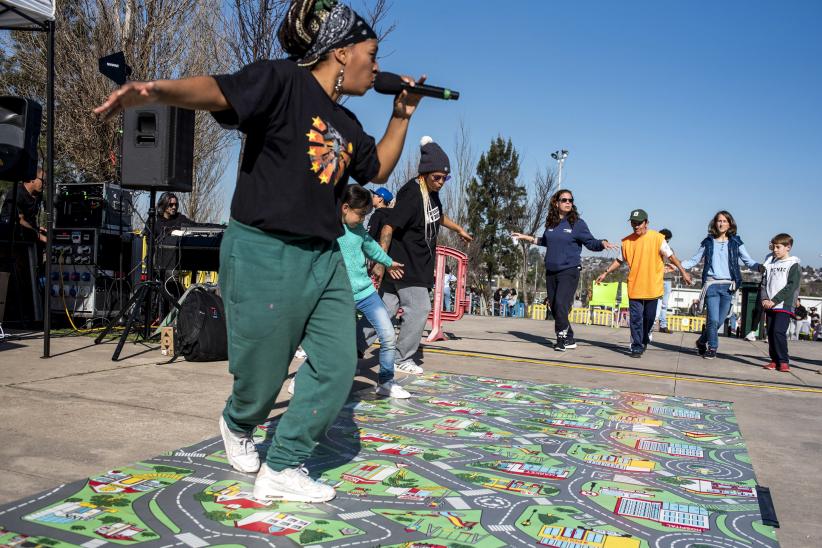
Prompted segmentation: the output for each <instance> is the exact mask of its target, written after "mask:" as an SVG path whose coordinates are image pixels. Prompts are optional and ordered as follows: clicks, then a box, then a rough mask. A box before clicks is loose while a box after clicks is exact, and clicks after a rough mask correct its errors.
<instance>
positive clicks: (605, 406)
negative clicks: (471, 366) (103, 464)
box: [0, 374, 778, 548]
mask: <svg viewBox="0 0 822 548" xmlns="http://www.w3.org/2000/svg"><path fill="white" fill-rule="evenodd" d="M400 381H401V382H402V383H403V386H405V387H406V389H408V390H409V391H410V392H411V393H412V394H413V395H415V396H416V397H414V398H410V399H407V400H391V399H388V398H380V397H379V396H377V395H376V394H374V392H373V389H371V390H366V391H362V392H359V393H355V394H353V395H352V397H351V398H350V399H349V401H348V403H347V404H346V406H345V408H344V409H343V411H342V412H341V413H340V416H339V417H338V419H337V421H336V422H335V423H334V424H333V425H332V426H331V427H330V428H329V429H328V431H327V435H326V437H325V438H324V439H323V440H322V442H321V443H320V445H319V446H318V447H317V450H316V451H315V452H314V453H313V454H312V456H311V457H310V458H309V459H308V460H307V461H306V462H305V466H306V468H307V469H308V470H310V472H311V477H312V478H316V479H317V481H319V482H321V483H323V484H326V485H330V486H333V487H335V488H336V490H337V497H336V498H335V499H334V500H333V501H331V503H329V504H309V503H301V502H294V501H288V500H282V499H276V500H258V499H255V498H254V496H253V481H254V478H253V476H246V475H240V474H238V473H237V472H235V471H233V469H232V468H231V465H230V464H228V461H227V459H226V456H225V454H224V452H223V451H222V447H223V445H222V442H221V440H220V439H219V438H214V439H210V440H204V441H203V442H200V443H198V444H194V445H192V446H189V447H184V448H181V449H179V450H173V451H168V452H165V453H164V454H162V455H159V456H158V457H156V458H154V459H148V460H146V461H143V462H139V463H135V464H132V465H125V466H121V467H118V468H116V469H114V470H109V471H107V472H104V473H101V474H97V475H93V476H91V477H90V478H88V479H87V480H83V481H79V482H76V483H71V484H68V485H64V486H58V487H56V488H53V489H51V490H50V491H47V492H44V493H43V494H40V495H33V496H31V497H30V498H29V499H27V500H23V501H18V502H17V503H12V504H9V505H6V506H3V507H0V516H1V517H2V524H3V527H2V528H0V548H6V547H7V546H8V547H14V548H18V547H19V548H41V547H42V548H46V547H48V548H72V547H77V546H83V547H85V548H100V547H101V546H103V545H104V544H107V545H109V546H112V547H113V546H114V545H121V546H122V545H139V546H145V548H158V547H159V548H161V547H164V546H165V547H168V546H191V547H196V548H201V547H203V546H206V545H222V546H234V547H238V548H239V547H241V546H249V547H250V546H263V545H267V546H280V545H283V546H285V545H288V546H292V545H293V546H322V548H350V547H351V546H363V547H365V546H377V545H380V546H386V547H387V546H394V547H398V548H399V547H402V548H410V547H418V548H422V547H426V548H432V547H442V548H455V547H459V548H467V547H471V548H506V547H508V546H551V547H555V548H679V547H681V546H694V545H699V544H703V545H706V546H708V545H710V546H722V548H751V546H757V548H774V547H777V546H778V543H777V541H776V534H775V532H774V528H773V527H769V526H766V525H764V524H763V523H762V518H761V515H760V510H759V505H758V501H757V491H756V489H757V487H756V486H757V483H756V477H755V475H754V472H753V469H752V466H751V460H750V457H749V455H748V454H747V450H746V448H745V443H744V439H743V438H742V435H741V433H740V432H739V427H738V426H737V422H736V418H735V416H734V412H733V406H732V405H731V404H728V403H727V402H712V401H707V400H694V399H689V398H686V397H669V396H665V395H649V394H640V393H635V392H619V391H616V390H610V389H593V388H576V387H572V386H566V385H556V384H540V383H534V382H528V381H516V382H513V381H508V380H505V379H493V378H490V377H486V378H484V380H481V379H479V378H477V377H472V376H467V375H450V374H428V375H425V376H423V377H420V378H407V379H400ZM277 420H278V419H277V418H276V417H275V418H273V419H269V420H267V421H266V422H265V423H264V424H263V425H261V426H260V427H259V428H257V429H256V430H255V442H256V443H257V444H258V450H259V451H262V452H264V451H265V449H266V445H267V444H268V443H270V440H271V437H272V434H273V432H274V430H275V429H276V425H277ZM286 539H287V540H286Z"/></svg>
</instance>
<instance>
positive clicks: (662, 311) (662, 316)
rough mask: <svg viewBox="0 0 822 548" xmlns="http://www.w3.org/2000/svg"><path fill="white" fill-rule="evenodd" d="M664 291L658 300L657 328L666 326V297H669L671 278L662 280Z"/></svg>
mask: <svg viewBox="0 0 822 548" xmlns="http://www.w3.org/2000/svg"><path fill="white" fill-rule="evenodd" d="M664 287H665V292H664V293H663V294H662V299H660V301H659V328H660V329H662V328H667V327H668V299H670V298H671V280H665V282H664Z"/></svg>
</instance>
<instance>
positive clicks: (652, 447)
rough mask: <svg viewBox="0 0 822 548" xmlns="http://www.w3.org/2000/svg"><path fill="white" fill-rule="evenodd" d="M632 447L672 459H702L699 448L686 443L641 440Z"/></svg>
mask: <svg viewBox="0 0 822 548" xmlns="http://www.w3.org/2000/svg"><path fill="white" fill-rule="evenodd" d="M634 447H635V448H636V449H639V450H641V451H652V452H654V453H663V454H665V455H671V456H672V457H690V458H694V459H701V458H704V454H703V452H702V448H701V447H699V446H698V445H690V444H686V443H669V442H667V441H659V440H654V439H647V438H642V439H638V440H637V441H636V443H635V444H634Z"/></svg>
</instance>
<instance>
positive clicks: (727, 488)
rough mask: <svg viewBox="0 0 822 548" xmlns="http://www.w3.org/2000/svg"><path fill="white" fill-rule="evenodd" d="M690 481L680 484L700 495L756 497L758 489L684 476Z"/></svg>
mask: <svg viewBox="0 0 822 548" xmlns="http://www.w3.org/2000/svg"><path fill="white" fill-rule="evenodd" d="M682 479H683V480H685V481H687V482H688V483H684V484H682V485H680V487H681V488H682V489H685V490H686V491H690V492H691V493H697V494H699V495H711V496H716V497H745V498H751V499H755V498H756V489H755V488H753V487H745V486H743V485H732V484H730V483H721V482H718V481H711V480H705V479H700V478H682Z"/></svg>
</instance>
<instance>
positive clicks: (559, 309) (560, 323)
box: [545, 266, 579, 337]
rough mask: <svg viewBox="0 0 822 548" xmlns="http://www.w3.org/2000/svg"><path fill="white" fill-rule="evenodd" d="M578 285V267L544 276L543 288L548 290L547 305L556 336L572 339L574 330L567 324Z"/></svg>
mask: <svg viewBox="0 0 822 548" xmlns="http://www.w3.org/2000/svg"><path fill="white" fill-rule="evenodd" d="M578 283H579V267H577V266H574V267H571V268H566V269H565V270H560V271H559V272H549V273H548V274H546V276H545V288H546V289H547V290H548V303H549V306H550V307H551V314H553V316H554V332H555V333H556V334H557V335H563V334H564V335H565V336H566V337H573V336H574V330H573V329H572V328H571V324H570V322H568V314H570V313H571V306H573V304H574V295H575V294H576V292H577V284H578Z"/></svg>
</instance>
